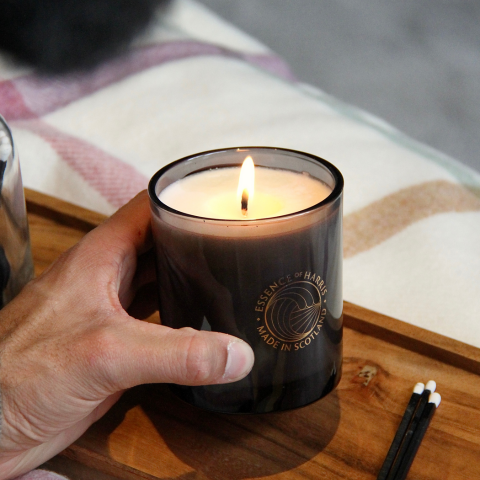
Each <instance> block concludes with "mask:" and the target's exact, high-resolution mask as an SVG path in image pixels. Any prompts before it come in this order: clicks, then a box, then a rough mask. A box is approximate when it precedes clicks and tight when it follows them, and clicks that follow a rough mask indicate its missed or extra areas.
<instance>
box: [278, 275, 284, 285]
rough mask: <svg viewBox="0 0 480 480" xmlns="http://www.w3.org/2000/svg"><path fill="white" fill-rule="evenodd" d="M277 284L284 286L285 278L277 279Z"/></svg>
mask: <svg viewBox="0 0 480 480" xmlns="http://www.w3.org/2000/svg"><path fill="white" fill-rule="evenodd" d="M278 283H279V284H280V285H282V286H283V285H285V277H282V278H279V279H278Z"/></svg>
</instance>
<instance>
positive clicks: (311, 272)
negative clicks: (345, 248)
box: [148, 147, 343, 413]
mask: <svg viewBox="0 0 480 480" xmlns="http://www.w3.org/2000/svg"><path fill="white" fill-rule="evenodd" d="M247 155H250V156H251V157H252V158H253V160H254V162H255V165H256V166H260V167H268V168H270V169H283V170H288V171H291V172H297V173H301V174H304V175H307V176H311V177H313V178H314V179H317V180H319V181H321V182H322V183H324V184H325V185H326V186H328V187H329V191H331V192H330V194H328V196H327V197H326V198H325V199H324V200H322V201H321V202H319V203H317V204H315V205H312V206H310V207H308V208H306V209H303V210H301V211H298V212H294V213H291V214H288V215H282V216H277V217H271V218H261V219H256V220H248V219H244V220H229V219H212V218H203V217H199V216H194V215H190V214H187V213H184V212H181V211H178V210H175V209H174V208H172V207H171V206H167V205H166V204H164V203H163V202H162V201H160V199H159V195H160V194H161V192H162V191H163V190H164V189H165V188H167V187H168V186H169V185H171V184H172V183H174V182H176V181H178V180H180V179H183V178H185V177H186V176H188V175H190V174H193V173H196V172H200V171H204V170H208V169H216V168H226V167H233V166H240V165H241V164H242V162H243V160H244V159H245V157H246V156H247ZM285 188H288V185H286V186H285ZM148 190H149V195H150V201H151V208H152V228H153V235H154V240H155V246H156V254H157V275H158V294H159V308H160V317H161V321H162V323H163V324H164V325H167V326H170V327H173V328H181V327H186V326H189V327H193V328H196V329H204V330H213V331H220V332H224V333H229V334H232V335H235V336H238V337H240V338H242V339H243V340H245V341H246V342H247V343H249V344H250V345H251V347H252V348H253V350H254V353H255V364H254V367H253V369H252V371H251V373H250V374H249V375H248V376H247V377H246V378H244V379H243V380H240V381H238V382H235V383H231V384H224V385H208V386H195V387H190V386H179V385H172V386H171V387H172V389H173V391H174V392H175V394H177V395H178V396H179V397H180V398H182V399H183V400H185V401H187V402H189V403H191V404H193V405H196V406H198V407H202V408H205V409H208V410H211V411H216V412H222V413H265V412H272V411H280V410H287V409H292V408H297V407H301V406H304V405H307V404H309V403H311V402H314V401H316V400H318V399H320V398H322V397H323V396H325V395H326V394H327V393H329V392H330V391H331V390H332V389H333V388H334V387H335V386H336V385H337V384H338V382H339V380H340V376H341V367H342V320H343V319H342V310H343V298H342V196H343V178H342V175H341V173H340V172H339V171H338V170H337V168H335V167H334V166H333V165H331V164H330V163H328V162H327V161H325V160H323V159H321V158H319V157H316V156H314V155H310V154H306V153H302V152H297V151H293V150H286V149H280V148H268V147H242V148H232V149H224V150H215V151H210V152H204V153H199V154H196V155H192V156H189V157H186V158H183V159H181V160H178V161H176V162H173V163H171V164H170V165H167V166H166V167H164V168H163V169H161V170H160V171H159V172H157V173H156V174H155V175H154V176H153V178H152V179H151V181H150V184H149V189H148Z"/></svg>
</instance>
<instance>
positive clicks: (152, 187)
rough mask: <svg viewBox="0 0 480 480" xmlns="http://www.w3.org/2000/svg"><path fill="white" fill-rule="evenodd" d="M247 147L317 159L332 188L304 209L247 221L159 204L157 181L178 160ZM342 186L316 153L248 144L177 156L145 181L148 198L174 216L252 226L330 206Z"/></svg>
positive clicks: (329, 165)
mask: <svg viewBox="0 0 480 480" xmlns="http://www.w3.org/2000/svg"><path fill="white" fill-rule="evenodd" d="M251 150H268V151H272V152H273V151H277V152H284V153H290V154H295V155H299V156H302V157H306V158H308V159H310V160H314V161H315V162H318V163H320V164H321V165H323V166H324V167H325V168H326V169H327V170H328V171H329V173H330V174H331V175H332V177H333V179H334V182H335V185H334V187H333V188H332V191H331V192H330V193H329V194H328V195H327V196H326V197H325V198H324V199H323V200H322V201H321V202H318V203H315V204H314V205H311V206H310V207H307V208H304V209H302V210H298V211H296V212H292V213H288V214H286V215H278V216H276V217H264V218H257V219H251V220H250V219H228V218H211V217H201V216H198V215H192V214H190V213H186V212H182V211H181V210H176V209H174V208H172V207H170V206H168V205H167V204H165V203H163V202H162V201H161V200H160V198H159V194H160V192H158V193H157V192H156V187H157V183H158V181H159V180H160V178H161V177H163V175H165V173H166V172H168V171H169V170H171V169H173V168H175V167H176V166H177V165H179V164H180V163H184V162H187V161H189V160H193V159H195V158H197V157H202V156H206V155H213V154H216V153H222V152H234V151H238V152H245V153H247V152H250V151H251ZM241 165H242V163H241V162H239V163H231V164H227V165H225V164H219V165H218V166H217V167H219V168H228V167H241ZM259 166H263V165H259ZM212 168H215V166H209V167H208V168H199V169H198V170H195V171H194V172H191V173H189V174H188V175H191V174H194V173H199V172H202V171H206V170H211V169H212ZM266 168H272V167H266ZM285 170H288V169H285ZM290 171H295V170H290ZM295 172H296V173H301V172H297V171H295ZM182 178H185V177H182ZM315 178H317V177H315ZM177 180H181V178H178V179H176V180H174V181H172V183H173V182H175V181H177ZM317 180H319V181H322V180H320V179H318V178H317ZM323 183H325V182H323ZM343 186H344V180H343V176H342V174H341V173H340V170H338V168H337V167H335V165H333V164H332V163H330V162H329V161H328V160H325V159H324V158H322V157H319V156H317V155H313V154H311V153H306V152H302V151H300V150H292V149H289V148H280V147H264V146H253V147H252V146H250V147H231V148H219V149H215V150H206V151H204V152H198V153H195V154H192V155H188V156H186V157H183V158H180V159H178V160H175V161H173V162H171V163H169V164H168V165H165V166H164V167H163V168H161V169H160V170H158V171H157V172H156V173H155V174H154V175H153V177H152V178H151V179H150V182H149V183H148V195H149V197H150V200H151V201H152V202H153V203H154V204H155V205H156V206H157V207H159V208H161V209H162V210H165V211H167V212H169V213H172V214H175V215H178V216H180V217H186V218H190V219H197V220H202V221H203V222H205V221H208V222H209V223H219V224H220V223H221V224H224V223H230V224H232V225H254V224H257V223H262V224H263V223H270V222H278V221H279V220H283V219H288V218H293V217H298V216H299V215H303V214H307V213H309V212H312V211H316V210H318V209H319V208H322V207H323V206H328V205H331V204H332V203H333V202H334V201H335V200H336V199H337V198H338V197H340V195H341V194H342V192H343ZM165 188H166V187H165Z"/></svg>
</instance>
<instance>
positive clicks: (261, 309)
mask: <svg viewBox="0 0 480 480" xmlns="http://www.w3.org/2000/svg"><path fill="white" fill-rule="evenodd" d="M261 305H265V303H262V304H261ZM255 311H256V312H263V307H258V306H257V307H255Z"/></svg>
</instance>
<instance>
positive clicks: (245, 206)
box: [242, 189, 248, 217]
mask: <svg viewBox="0 0 480 480" xmlns="http://www.w3.org/2000/svg"><path fill="white" fill-rule="evenodd" d="M247 212H248V190H247V189H245V190H244V191H243V192H242V215H243V216H244V217H246V216H247Z"/></svg>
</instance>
